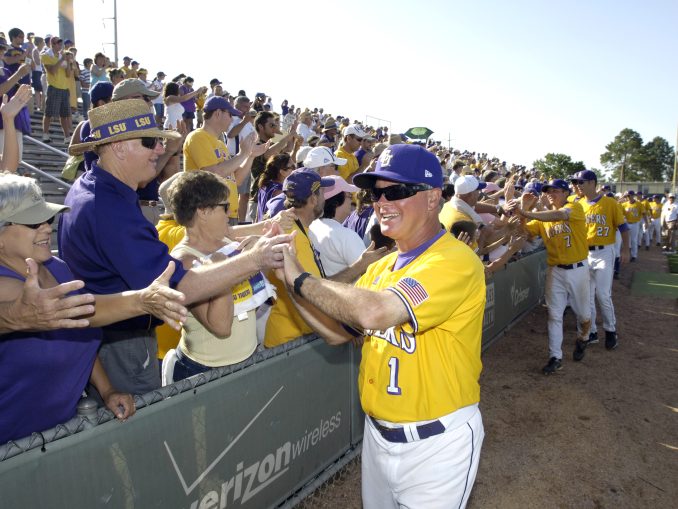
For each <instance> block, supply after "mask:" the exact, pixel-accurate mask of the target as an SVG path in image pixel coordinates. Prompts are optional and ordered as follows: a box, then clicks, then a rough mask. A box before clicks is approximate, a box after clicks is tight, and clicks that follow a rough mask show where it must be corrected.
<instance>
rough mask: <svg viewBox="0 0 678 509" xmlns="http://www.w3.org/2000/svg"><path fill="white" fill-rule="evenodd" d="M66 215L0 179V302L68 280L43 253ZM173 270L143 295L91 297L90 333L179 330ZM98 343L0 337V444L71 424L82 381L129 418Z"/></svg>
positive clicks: (80, 336) (21, 185) (77, 338)
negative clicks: (143, 327)
mask: <svg viewBox="0 0 678 509" xmlns="http://www.w3.org/2000/svg"><path fill="white" fill-rule="evenodd" d="M67 210H68V207H65V206H63V205H58V204H55V203H47V202H45V200H44V199H43V197H42V193H41V190H40V187H39V186H38V184H37V183H36V182H35V181H34V180H33V179H30V178H28V177H20V176H17V175H12V174H2V175H0V302H11V301H13V300H16V299H18V298H20V296H21V295H22V294H23V293H24V289H25V286H26V285H27V284H29V283H30V284H37V285H39V287H40V288H43V289H48V288H54V287H56V286H58V285H60V284H62V283H65V282H67V281H71V280H73V279H74V277H73V274H72V273H71V271H70V269H69V268H68V266H67V265H66V264H65V263H64V262H63V261H62V260H60V259H58V258H56V257H54V256H52V253H51V251H50V238H51V234H52V226H51V225H52V223H53V222H54V219H55V217H56V215H57V214H58V213H60V212H65V211H67ZM27 260H29V261H28V262H27ZM27 264H28V266H29V270H28V271H27ZM173 270H174V266H173V265H171V266H170V267H168V268H167V270H166V271H165V272H164V273H163V274H162V275H161V276H160V277H159V278H158V279H156V280H155V281H154V282H153V283H152V284H151V285H150V286H149V287H147V288H145V289H143V290H138V291H129V292H123V293H118V294H113V295H97V296H95V306H94V307H93V313H94V314H93V315H91V316H88V317H87V319H88V321H89V325H90V326H91V327H101V326H103V325H106V324H109V323H113V322H117V321H120V320H123V319H126V318H131V317H133V316H137V315H143V314H146V313H151V314H153V315H155V316H157V317H159V318H161V319H163V320H165V321H167V322H168V323H171V324H173V325H174V327H175V328H178V327H179V322H180V321H182V320H183V319H184V316H185V314H186V309H185V308H184V307H183V306H181V305H180V304H179V302H180V300H181V299H183V295H182V294H181V293H179V292H176V291H175V290H172V289H170V288H168V287H167V282H168V281H169V276H170V275H171V273H172V272H173ZM27 279H30V282H29V281H27ZM36 279H37V281H36ZM100 340H101V331H100V329H94V328H84V329H57V330H52V331H42V332H41V331H22V332H13V333H9V334H3V335H0V366H2V376H0V443H5V442H6V441H8V440H14V439H18V438H22V437H24V436H27V435H29V434H30V433H33V432H37V431H42V430H45V429H48V428H51V427H53V426H55V425H57V424H59V423H62V422H66V421H67V420H69V419H70V418H72V417H73V416H74V415H75V413H76V406H77V403H78V400H79V399H80V396H81V394H82V391H83V389H84V388H85V386H86V385H87V382H88V381H90V382H91V383H92V384H93V385H94V386H95V388H96V389H97V391H98V392H99V394H100V396H101V398H102V400H103V402H104V403H105V404H106V406H107V407H108V408H109V409H110V410H111V411H112V412H113V413H114V414H115V415H116V417H117V418H118V419H122V420H124V419H126V418H127V417H129V416H131V415H133V414H134V400H133V399H132V396H131V395H129V394H122V393H119V392H117V391H116V390H115V389H114V388H113V387H112V385H111V383H110V381H109V379H108V377H107V375H106V372H105V371H104V369H103V368H102V366H101V364H100V362H99V359H98V357H97V350H98V348H99V344H100ZM26 405H30V408H27V407H26Z"/></svg>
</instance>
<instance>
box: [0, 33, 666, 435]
mask: <svg viewBox="0 0 678 509" xmlns="http://www.w3.org/2000/svg"><path fill="white" fill-rule="evenodd" d="M0 37H1V38H0V45H1V48H0V49H2V53H3V59H4V68H3V69H2V70H1V71H0V72H1V74H2V75H1V76H0V93H3V94H7V95H8V98H9V99H5V100H4V101H3V106H2V110H1V112H2V120H3V122H4V130H3V131H2V132H3V138H2V140H1V141H2V145H1V146H2V147H3V158H2V169H3V170H7V171H9V172H13V171H16V169H17V167H18V161H19V159H20V157H21V146H22V144H21V135H20V134H21V133H26V134H28V133H30V123H29V121H28V107H27V106H26V104H27V102H28V101H29V100H30V99H31V91H30V88H29V85H30V86H31V87H32V90H33V93H32V100H33V102H34V109H35V110H36V111H41V112H42V113H43V126H42V127H43V134H42V140H43V141H44V142H47V143H50V142H52V139H51V136H50V134H49V128H50V124H51V122H52V119H53V117H58V118H59V122H60V125H61V128H62V131H63V136H64V142H65V143H66V144H67V145H68V146H69V151H70V153H71V155H73V156H78V157H82V168H81V169H82V172H84V173H80V174H78V176H77V177H76V180H75V182H74V184H73V188H72V189H71V190H70V192H69V193H68V196H67V198H66V202H65V206H63V207H59V206H55V205H53V204H49V203H46V202H45V201H44V199H43V198H42V196H41V193H40V189H39V188H38V187H37V186H36V185H35V184H34V183H33V182H32V181H30V179H27V178H24V177H18V176H15V175H7V174H5V175H3V176H2V180H1V181H0V296H1V298H0V301H1V302H2V304H1V305H0V306H1V307H2V311H4V312H3V313H2V316H3V318H2V320H3V321H2V323H1V324H0V333H3V336H2V338H1V341H0V358H1V359H3V365H5V364H6V363H7V362H6V361H7V359H8V358H9V357H12V358H13V359H14V358H16V359H20V360H21V363H18V362H17V363H15V364H14V367H15V369H14V372H15V373H16V379H20V378H23V377H21V374H22V373H26V372H36V371H39V370H40V367H39V366H38V364H39V365H40V366H43V365H45V364H50V363H52V361H54V364H53V365H52V367H51V368H50V370H49V371H48V372H45V374H44V376H42V377H41V378H40V379H39V380H38V379H36V380H32V381H31V385H30V387H29V386H26V387H23V386H21V385H20V384H18V385H17V384H14V381H15V379H14V378H12V377H7V376H5V377H2V382H1V383H2V386H1V387H0V408H2V409H3V410H4V411H3V412H2V414H3V417H2V418H0V442H5V441H7V440H11V439H17V438H20V437H22V436H24V435H26V434H29V433H31V432H33V431H40V430H42V429H45V428H47V427H50V426H53V425H55V424H57V423H58V422H61V421H63V420H65V419H67V418H69V417H70V416H72V415H73V414H74V413H75V404H76V403H77V400H78V398H79V397H80V393H81V392H82V390H83V389H84V388H85V386H86V385H87V382H88V381H90V382H91V385H92V392H93V393H94V395H95V396H96V395H97V394H98V396H99V397H100V399H101V401H102V402H103V403H105V404H106V405H107V406H108V407H109V408H111V409H112V410H113V411H114V412H115V413H116V414H117V415H118V416H119V417H120V418H121V419H124V418H127V417H128V416H129V415H131V414H132V413H133V412H134V408H133V402H132V400H131V398H130V397H129V395H130V394H143V393H145V392H148V391H150V390H153V389H156V388H158V387H160V386H161V384H163V383H164V384H166V383H172V382H175V381H178V380H181V379H183V378H186V377H190V376H193V375H196V374H198V373H201V372H204V371H207V370H209V369H212V368H214V367H219V366H226V365H229V364H233V363H238V362H241V361H243V360H245V359H247V358H248V357H249V356H251V355H252V354H253V353H254V352H255V351H256V350H257V349H258V348H272V347H275V346H277V345H280V344H283V343H285V342H288V341H291V340H293V339H295V338H297V337H299V336H303V335H305V334H309V333H311V332H313V327H311V325H309V323H308V322H307V320H305V319H304V316H307V314H308V313H313V310H309V309H306V308H305V307H304V306H305V304H304V303H303V302H302V301H301V300H299V299H296V298H295V297H294V292H291V289H290V288H288V286H287V285H286V284H285V282H284V280H281V279H280V278H279V277H278V276H277V275H276V273H275V269H276V268H280V265H281V263H282V262H281V257H280V252H279V250H278V249H277V248H278V247H279V246H280V245H281V244H290V245H292V246H293V251H294V252H295V253H296V257H297V259H298V261H299V263H300V264H301V266H302V267H303V269H304V270H305V271H307V272H308V273H310V274H313V275H315V276H317V277H323V278H329V279H332V280H334V281H340V282H345V283H351V282H354V281H355V280H356V279H357V278H358V277H359V276H360V275H361V274H363V273H364V272H365V270H366V268H367V266H368V265H370V264H371V263H373V262H374V261H376V260H378V259H379V258H381V257H382V256H383V255H384V254H386V253H387V252H389V251H390V250H391V249H393V242H392V240H391V239H389V238H387V237H384V236H383V235H382V234H381V230H380V227H379V222H378V220H377V217H376V215H375V213H374V207H373V204H374V203H375V202H377V201H379V200H388V201H392V200H400V199H405V198H407V197H410V196H413V194H414V193H416V192H417V189H416V185H406V184H398V185H394V186H390V187H386V188H382V189H372V190H370V189H367V190H365V189H363V190H360V191H359V189H358V188H357V187H355V186H353V185H352V184H351V181H352V178H353V177H354V176H355V175H358V174H361V173H363V172H371V171H373V170H374V169H375V168H376V167H377V165H378V164H379V162H380V161H381V162H384V161H387V160H388V158H389V157H390V151H389V147H391V146H393V145H397V144H402V143H421V144H422V145H423V146H424V147H425V148H426V149H427V150H429V151H430V152H432V153H434V154H435V155H436V156H437V158H438V160H439V162H440V164H441V167H442V169H443V171H444V174H446V176H447V181H446V183H445V184H444V186H443V197H444V200H443V201H441V203H440V210H441V211H440V222H441V224H442V225H443V226H444V228H445V229H446V230H448V231H449V232H451V234H453V235H454V236H456V237H457V238H459V239H460V240H462V241H463V242H465V243H466V244H468V245H469V247H470V248H471V249H473V250H474V251H475V252H476V253H477V255H478V256H479V257H480V258H481V260H482V261H483V263H484V264H485V268H486V269H485V270H486V277H488V278H489V277H491V276H492V273H494V272H496V271H498V270H500V269H501V268H502V267H504V266H505V264H506V263H508V262H509V261H510V260H512V259H514V258H515V257H517V256H520V255H521V253H526V252H530V251H532V250H534V249H536V248H538V247H539V245H540V241H539V240H538V239H535V238H531V237H530V235H529V232H528V231H526V230H525V228H524V227H523V222H522V221H521V219H520V215H519V214H514V213H513V210H514V208H515V203H520V204H522V206H523V207H527V205H526V204H528V203H529V207H527V208H529V210H535V211H537V210H547V209H549V208H550V206H551V204H550V203H549V201H548V200H547V198H546V195H545V194H544V193H542V192H541V190H542V185H543V184H546V178H547V176H546V175H541V174H539V173H538V172H536V171H535V170H534V169H527V168H526V167H523V166H517V165H508V164H507V163H506V162H505V161H500V160H499V159H497V158H490V157H489V156H488V155H487V154H486V153H475V152H469V151H460V150H452V149H449V148H445V147H443V146H441V145H440V144H439V143H433V142H427V141H418V140H408V139H407V137H406V136H404V135H401V134H393V133H389V131H388V128H387V127H383V126H382V127H376V128H374V127H371V126H365V125H362V124H361V123H359V122H357V121H353V122H352V121H351V120H350V119H349V118H347V117H345V116H341V115H336V116H334V115H331V114H328V113H326V112H325V111H324V109H323V108H302V107H296V106H295V105H293V104H290V103H289V102H288V101H287V100H284V101H283V102H282V104H281V105H280V108H279V110H277V108H276V107H275V106H274V105H273V101H272V99H271V97H270V96H268V95H266V94H264V93H260V92H258V93H256V94H254V100H253V101H252V100H250V98H249V96H248V94H247V93H246V91H245V90H238V91H237V93H229V92H228V91H226V90H225V89H224V86H223V83H222V82H221V81H220V80H219V79H218V78H214V79H212V80H211V81H210V83H209V86H199V87H196V85H195V82H194V80H193V78H191V77H190V76H186V75H184V74H180V75H178V76H176V77H175V78H173V79H171V80H167V79H166V78H167V75H166V74H165V73H164V72H160V71H159V72H157V73H155V76H154V77H153V78H152V79H150V80H149V73H148V71H147V70H146V69H144V68H142V67H140V63H139V62H137V61H135V60H134V59H132V58H129V57H124V58H123V65H122V66H120V67H119V66H118V65H117V63H115V62H111V61H110V59H109V58H107V57H106V56H105V55H104V54H102V53H97V54H96V55H94V56H93V58H85V59H84V60H83V61H82V64H80V63H79V62H78V60H77V49H76V48H75V47H74V46H73V43H72V41H69V40H62V39H61V38H60V37H58V36H51V35H48V36H46V37H44V38H42V37H38V36H35V35H34V34H30V33H29V34H28V35H27V36H24V32H23V31H21V30H19V29H14V28H13V29H12V30H10V31H9V32H8V34H7V37H5V36H4V34H0ZM234 90H235V89H234ZM78 99H80V101H78ZM78 108H82V110H81V111H80V112H79V111H78ZM74 121H75V128H73V123H74ZM17 133H18V135H17ZM602 191H604V192H607V191H608V190H606V189H602ZM621 198H622V197H620V199H621ZM638 198H639V197H638V196H637V195H634V194H633V193H632V192H631V193H628V194H627V196H625V197H624V198H623V200H622V201H628V202H629V203H631V204H633V203H636V202H638V203H640V204H641V205H639V206H634V207H627V206H626V209H627V210H631V212H629V213H627V215H626V217H627V221H628V222H629V223H631V222H632V221H633V222H634V223H636V222H637V223H639V224H642V225H643V227H642V228H640V227H638V228H636V229H635V230H634V231H637V232H638V233H635V234H634V235H636V237H634V240H633V241H632V260H631V261H633V259H634V258H635V257H636V256H637V246H638V244H639V243H641V242H644V245H645V246H646V247H648V248H649V246H650V243H651V242H656V243H657V244H659V243H660V242H661V229H662V228H664V230H665V237H666V241H665V245H664V248H665V250H666V251H673V250H674V248H675V245H674V239H673V237H674V232H675V229H676V214H677V210H676V207H675V206H674V205H673V203H674V199H675V198H674V197H673V196H672V195H669V196H668V197H655V198H654V199H653V200H652V202H654V203H656V204H658V205H655V206H653V205H652V203H650V202H649V201H647V203H646V202H645V201H643V200H642V199H641V200H638ZM58 214H62V215H61V216H60V218H59V255H60V257H61V259H59V258H56V257H53V256H52V255H51V252H50V250H49V237H50V234H51V231H52V227H51V224H52V222H53V221H54V219H55V217H56V216H57V215H58ZM634 214H635V215H634ZM241 238H245V240H239V241H238V240H236V239H241ZM634 244H635V250H633V246H634ZM8 246H11V247H8ZM26 258H31V259H33V260H34V262H33V261H32V262H29V265H28V267H29V269H28V272H27V270H26V262H25V260H26ZM62 260H63V261H62ZM74 279H75V280H82V281H84V289H83V284H82V283H78V284H75V283H69V281H71V280H74ZM75 294H78V297H77V298H76V297H75ZM92 295H95V296H96V297H92ZM69 299H70V300H69ZM74 299H75V300H74ZM93 304H95V305H96V313H94V309H93V308H92V305H93ZM184 306H185V307H184ZM83 317H86V318H83ZM162 320H164V321H165V322H166V324H165V325H162V324H161V323H162ZM168 324H169V325H168ZM83 326H87V327H90V328H89V329H84V330H85V331H89V332H81V333H79V334H75V333H74V332H72V331H70V330H67V329H70V328H74V327H83ZM95 327H98V328H95ZM177 329H178V330H177ZM36 330H37V331H42V330H44V331H45V332H32V331H36ZM156 331H157V334H156ZM55 338H56V340H58V341H61V342H62V343H65V344H68V345H69V348H71V349H72V351H71V350H67V353H66V354H63V352H61V351H60V350H61V349H62V347H61V346H58V348H53V349H51V350H50V349H46V348H44V345H46V344H54V345H56V344H57V343H53V342H54V341H55ZM59 345H61V343H59ZM37 351H40V355H33V353H34V352H37ZM63 355H66V356H67V357H63ZM60 356H62V357H60ZM156 358H157V359H158V361H159V362H158V363H156V362H149V360H155V359H156ZM13 362H14V361H13ZM59 362H62V364H59ZM64 362H67V363H68V366H66V365H65V364H63V363H64ZM75 371H77V375H76V374H74V373H75ZM12 376H14V375H12ZM66 386H68V387H69V390H68V392H62V389H61V388H60V387H66ZM63 390H64V391H65V389H63ZM36 394H39V395H40V396H39V403H40V404H41V405H42V404H44V408H45V410H44V412H42V413H41V419H40V421H39V422H24V421H22V420H21V419H19V418H18V417H17V416H16V415H15V413H12V412H11V411H10V409H11V408H12V404H11V403H12V401H14V400H15V399H16V398H25V397H26V396H29V397H30V398H35V397H38V396H36ZM32 404H35V401H33V403H32Z"/></svg>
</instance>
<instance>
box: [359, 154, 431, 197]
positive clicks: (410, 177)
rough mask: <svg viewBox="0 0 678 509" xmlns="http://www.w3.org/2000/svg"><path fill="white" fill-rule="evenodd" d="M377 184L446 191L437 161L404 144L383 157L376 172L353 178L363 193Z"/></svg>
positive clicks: (378, 162) (382, 155) (380, 157)
mask: <svg viewBox="0 0 678 509" xmlns="http://www.w3.org/2000/svg"><path fill="white" fill-rule="evenodd" d="M377 180H387V181H389V182H398V183H401V184H428V185H430V186H431V187H443V169H442V168H441V166H440V161H438V158H437V157H436V156H435V155H434V154H433V153H431V152H429V151H428V150H426V149H425V148H424V147H421V146H419V145H405V144H402V143H401V144H397V145H391V146H390V147H388V148H387V149H386V150H384V151H383V152H382V153H381V155H380V156H379V160H378V161H377V166H376V169H375V170H374V171H373V172H369V173H359V174H357V175H355V176H354V177H353V183H354V184H355V185H356V186H358V187H360V188H361V189H371V188H372V187H374V184H375V181H377Z"/></svg>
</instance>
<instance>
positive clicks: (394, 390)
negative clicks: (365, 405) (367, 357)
mask: <svg viewBox="0 0 678 509" xmlns="http://www.w3.org/2000/svg"><path fill="white" fill-rule="evenodd" d="M388 367H389V370H390V376H389V384H388V387H386V392H387V393H389V394H393V395H394V396H399V395H400V394H401V393H402V391H401V390H400V387H398V368H399V362H398V358H397V357H391V358H390V359H389V360H388Z"/></svg>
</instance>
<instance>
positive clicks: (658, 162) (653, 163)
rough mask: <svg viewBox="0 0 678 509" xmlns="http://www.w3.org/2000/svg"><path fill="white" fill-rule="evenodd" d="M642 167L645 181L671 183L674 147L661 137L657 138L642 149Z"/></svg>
mask: <svg viewBox="0 0 678 509" xmlns="http://www.w3.org/2000/svg"><path fill="white" fill-rule="evenodd" d="M640 167H641V173H642V177H643V180H651V181H654V182H662V181H669V180H671V178H672V175H673V147H672V146H671V145H670V144H669V142H668V141H666V140H665V139H664V138H662V137H661V136H655V137H654V139H653V140H652V141H648V142H647V143H646V144H645V145H644V146H643V149H642V153H641V156H640Z"/></svg>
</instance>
